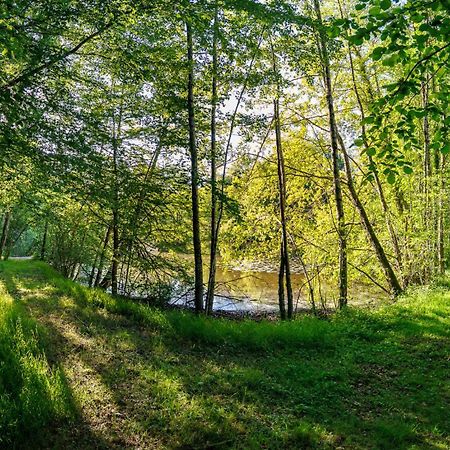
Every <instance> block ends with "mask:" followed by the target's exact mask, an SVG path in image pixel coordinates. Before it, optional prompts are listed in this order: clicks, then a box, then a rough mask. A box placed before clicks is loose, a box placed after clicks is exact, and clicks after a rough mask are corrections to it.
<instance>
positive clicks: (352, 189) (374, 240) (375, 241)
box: [338, 135, 402, 296]
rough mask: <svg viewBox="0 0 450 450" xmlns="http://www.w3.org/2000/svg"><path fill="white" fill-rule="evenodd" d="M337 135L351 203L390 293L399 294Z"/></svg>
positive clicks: (396, 280)
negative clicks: (357, 214)
mask: <svg viewBox="0 0 450 450" xmlns="http://www.w3.org/2000/svg"><path fill="white" fill-rule="evenodd" d="M338 137H339V141H340V144H341V148H342V153H343V155H344V165H345V171H346V173H347V184H348V190H349V191H350V195H351V197H352V201H353V204H354V205H355V208H356V209H357V210H358V213H359V216H360V218H361V222H362V224H363V226H364V229H365V230H366V232H367V237H368V238H369V241H370V243H371V244H372V247H373V249H374V251H375V254H376V255H377V258H378V261H379V262H380V265H381V267H382V269H383V271H384V274H385V277H386V280H387V282H388V284H389V287H390V290H391V294H392V295H394V296H397V295H398V294H400V293H401V292H402V288H401V286H400V283H399V281H398V279H397V276H396V275H395V272H394V270H393V269H392V266H391V264H390V262H389V259H388V258H387V256H386V253H385V251H384V248H383V246H382V245H381V243H380V241H379V239H378V236H377V235H376V233H375V230H374V228H373V226H372V224H371V222H370V220H369V217H368V216H367V212H366V210H365V208H364V205H363V204H362V202H361V200H360V199H359V196H358V193H357V192H356V189H355V185H354V182H353V175H352V168H351V166H350V159H349V157H348V154H347V151H346V149H345V145H344V142H343V140H342V138H341V136H340V135H339V136H338Z"/></svg>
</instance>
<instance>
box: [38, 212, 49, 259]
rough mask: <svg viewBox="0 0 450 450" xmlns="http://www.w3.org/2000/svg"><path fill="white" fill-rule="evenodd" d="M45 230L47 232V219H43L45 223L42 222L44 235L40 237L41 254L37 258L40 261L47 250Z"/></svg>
mask: <svg viewBox="0 0 450 450" xmlns="http://www.w3.org/2000/svg"><path fill="white" fill-rule="evenodd" d="M47 232H48V220H47V219H45V224H44V235H43V237H42V245H41V254H40V257H39V259H40V260H41V261H44V260H45V252H46V250H47V248H46V247H47Z"/></svg>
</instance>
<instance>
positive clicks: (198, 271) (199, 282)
mask: <svg viewBox="0 0 450 450" xmlns="http://www.w3.org/2000/svg"><path fill="white" fill-rule="evenodd" d="M186 39H187V60H188V70H189V72H188V86H187V88H188V102H187V107H188V118H189V150H190V154H191V188H192V237H193V245H194V269H195V290H194V304H195V311H196V312H197V313H200V312H202V311H203V263H202V246H201V238H200V213H199V199H198V178H199V177H198V154H197V142H196V135H195V112H194V55H193V42H192V29H191V25H190V23H189V22H186Z"/></svg>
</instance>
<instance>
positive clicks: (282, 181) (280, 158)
mask: <svg viewBox="0 0 450 450" xmlns="http://www.w3.org/2000/svg"><path fill="white" fill-rule="evenodd" d="M273 106H274V118H275V138H276V147H277V169H278V190H279V197H280V199H279V201H280V221H281V245H282V248H283V251H282V252H281V255H282V258H283V260H284V261H283V266H284V272H285V277H286V294H287V318H288V319H292V316H293V314H294V301H293V296H292V284H291V269H290V264H289V249H288V236H287V227H286V173H285V168H284V155H283V146H282V143H281V124H280V103H279V100H278V98H276V99H275V100H274V102H273Z"/></svg>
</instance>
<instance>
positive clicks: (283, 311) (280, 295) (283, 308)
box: [278, 243, 286, 320]
mask: <svg viewBox="0 0 450 450" xmlns="http://www.w3.org/2000/svg"><path fill="white" fill-rule="evenodd" d="M284 262H285V259H284V250H283V243H281V245H280V269H279V271H278V305H279V308H280V317H281V320H286V303H285V301H284V268H285V267H284Z"/></svg>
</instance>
